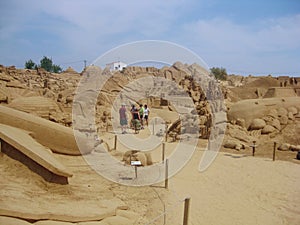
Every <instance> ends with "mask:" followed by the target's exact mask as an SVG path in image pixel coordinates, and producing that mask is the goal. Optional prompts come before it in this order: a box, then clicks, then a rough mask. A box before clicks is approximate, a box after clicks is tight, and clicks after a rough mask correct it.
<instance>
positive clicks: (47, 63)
mask: <svg viewBox="0 0 300 225" xmlns="http://www.w3.org/2000/svg"><path fill="white" fill-rule="evenodd" d="M40 67H41V68H43V69H45V70H46V71H48V72H52V69H53V68H52V67H53V63H52V59H49V58H48V57H46V56H44V58H42V59H41V61H40Z"/></svg>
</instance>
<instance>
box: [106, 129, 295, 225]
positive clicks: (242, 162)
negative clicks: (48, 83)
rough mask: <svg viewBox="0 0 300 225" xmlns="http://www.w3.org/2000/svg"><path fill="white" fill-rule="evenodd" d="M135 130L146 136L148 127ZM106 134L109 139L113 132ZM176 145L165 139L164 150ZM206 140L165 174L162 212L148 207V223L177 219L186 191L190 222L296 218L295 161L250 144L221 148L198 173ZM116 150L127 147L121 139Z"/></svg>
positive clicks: (280, 221) (262, 221)
mask: <svg viewBox="0 0 300 225" xmlns="http://www.w3.org/2000/svg"><path fill="white" fill-rule="evenodd" d="M130 132H132V131H130ZM138 135H139V136H140V137H143V136H147V135H149V130H148V129H145V130H143V131H141V132H140V134H138ZM107 138H108V142H110V144H112V143H113V134H110V135H107ZM176 145H177V143H171V142H168V143H166V155H167V156H169V155H170V154H172V151H173V149H174V148H175V146H176ZM205 145H206V141H205V140H200V142H199V146H200V147H198V148H197V150H196V151H195V153H194V155H193V158H192V159H191V160H190V161H189V163H188V164H187V165H186V166H185V167H184V168H183V170H181V171H180V172H179V173H178V174H176V175H175V176H174V177H172V178H171V179H170V180H169V189H168V194H167V195H166V194H164V198H163V202H164V209H165V210H166V214H165V215H159V214H160V213H157V212H155V211H153V212H152V215H156V216H155V217H154V218H156V219H154V218H153V220H152V222H153V223H152V224H164V223H165V224H182V220H183V205H184V203H183V200H184V199H185V198H186V197H190V198H191V204H190V215H189V224H194V225H198V224H212V225H215V224H225V225H226V224H231V225H232V224H270V225H271V224H272V225H274V224H299V223H300V216H299V215H300V210H299V205H300V190H299V185H300V174H299V166H300V165H299V164H298V163H293V162H288V161H282V160H280V158H282V156H283V154H284V153H282V152H279V154H278V155H277V157H276V161H272V154H271V155H270V156H269V154H267V153H269V152H267V153H266V154H261V153H260V152H259V151H258V153H257V155H256V156H255V157H252V151H251V149H250V148H249V149H246V150H244V151H243V152H239V153H238V154H235V153H234V152H220V153H219V154H218V156H217V158H216V160H215V161H214V162H213V163H212V165H211V166H210V167H209V168H208V169H207V170H206V171H204V172H201V173H200V172H199V171H198V167H199V162H200V159H201V157H202V155H203V152H204V149H205V148H204V147H205ZM118 151H121V152H124V151H126V149H125V148H124V146H122V145H121V144H120V145H119V148H118ZM285 153H286V152H285ZM152 158H153V161H154V162H160V161H161V148H160V147H159V148H157V149H155V150H154V151H153V152H152ZM283 159H285V158H283ZM285 160H286V159H285ZM290 161H291V160H290ZM292 161H293V159H292ZM295 162H296V160H295ZM159 185H162V186H163V184H159ZM157 190H158V191H161V188H158V189H157Z"/></svg>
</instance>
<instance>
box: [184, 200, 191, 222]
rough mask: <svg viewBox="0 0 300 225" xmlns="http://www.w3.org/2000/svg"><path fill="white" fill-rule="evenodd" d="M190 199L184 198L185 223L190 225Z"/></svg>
mask: <svg viewBox="0 0 300 225" xmlns="http://www.w3.org/2000/svg"><path fill="white" fill-rule="evenodd" d="M190 200H191V199H190V198H185V200H184V212H183V225H188V220H189V208H190Z"/></svg>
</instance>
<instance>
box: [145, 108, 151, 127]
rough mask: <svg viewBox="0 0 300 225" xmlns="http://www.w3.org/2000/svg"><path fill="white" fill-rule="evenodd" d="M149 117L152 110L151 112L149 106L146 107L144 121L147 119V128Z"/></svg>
mask: <svg viewBox="0 0 300 225" xmlns="http://www.w3.org/2000/svg"><path fill="white" fill-rule="evenodd" d="M149 115H150V110H149V108H148V106H147V105H144V119H145V122H146V125H147V126H148V118H149Z"/></svg>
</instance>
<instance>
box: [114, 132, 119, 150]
mask: <svg viewBox="0 0 300 225" xmlns="http://www.w3.org/2000/svg"><path fill="white" fill-rule="evenodd" d="M117 141H118V136H117V135H115V143H114V150H117Z"/></svg>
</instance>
